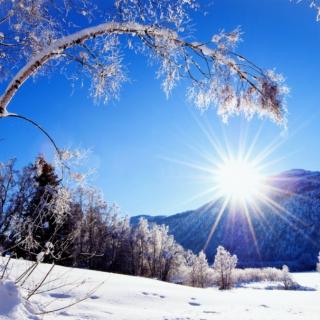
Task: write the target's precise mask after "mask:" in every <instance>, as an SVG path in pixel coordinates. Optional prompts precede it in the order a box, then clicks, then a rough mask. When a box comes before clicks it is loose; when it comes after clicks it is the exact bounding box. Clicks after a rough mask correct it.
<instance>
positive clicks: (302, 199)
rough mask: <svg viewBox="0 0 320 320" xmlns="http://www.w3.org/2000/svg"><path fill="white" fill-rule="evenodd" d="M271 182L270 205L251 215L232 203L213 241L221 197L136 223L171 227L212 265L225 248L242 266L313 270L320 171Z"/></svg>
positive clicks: (319, 246)
mask: <svg viewBox="0 0 320 320" xmlns="http://www.w3.org/2000/svg"><path fill="white" fill-rule="evenodd" d="M270 184H271V186H272V191H269V193H268V194H267V197H268V199H269V200H268V202H267V203H266V202H265V201H260V202H259V203H258V204H259V205H258V206H255V208H253V207H252V206H250V209H249V214H246V213H245V210H243V208H242V207H241V206H231V205H229V206H228V207H227V208H226V210H225V211H224V213H223V215H222V216H221V220H220V222H219V223H218V224H217V226H216V229H215V231H214V233H213V235H212V237H211V239H209V240H208V238H210V237H209V235H210V231H211V230H212V228H213V226H214V224H215V222H216V220H217V218H218V216H219V211H220V209H221V207H222V202H223V200H222V199H221V200H219V201H216V202H212V203H207V204H206V205H204V206H202V207H200V208H198V209H196V210H190V211H187V212H183V213H179V214H174V215H170V216H136V217H133V218H131V222H132V223H133V224H135V223H137V221H138V220H139V218H140V217H144V218H146V219H147V220H148V221H149V222H154V223H157V224H165V225H168V226H169V231H170V233H171V234H173V235H174V236H175V238H176V240H177V241H178V242H179V243H180V244H181V245H183V246H184V247H185V248H187V249H191V250H193V251H194V252H199V251H200V250H202V249H204V250H205V252H206V254H207V257H208V260H209V261H212V260H213V257H214V254H215V251H216V248H217V246H218V245H220V244H221V245H223V246H224V247H225V248H227V249H228V250H229V251H231V252H232V253H235V254H236V255H237V256H238V258H239V265H240V266H266V265H268V266H277V267H278V266H282V265H283V264H287V265H288V266H289V267H290V268H291V269H292V270H312V269H314V268H315V263H316V257H317V255H318V252H319V250H320V172H311V171H305V170H301V169H295V170H290V171H286V172H283V173H281V174H279V175H277V176H275V177H272V178H271V179H270ZM258 208H259V209H258ZM207 240H208V243H207ZM206 243H207V246H206Z"/></svg>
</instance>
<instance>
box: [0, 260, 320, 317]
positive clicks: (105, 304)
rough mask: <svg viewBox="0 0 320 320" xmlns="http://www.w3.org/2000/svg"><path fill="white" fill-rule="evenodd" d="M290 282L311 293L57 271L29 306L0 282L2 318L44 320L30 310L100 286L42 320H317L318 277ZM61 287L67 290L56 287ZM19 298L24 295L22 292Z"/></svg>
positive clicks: (16, 269)
mask: <svg viewBox="0 0 320 320" xmlns="http://www.w3.org/2000/svg"><path fill="white" fill-rule="evenodd" d="M27 264H30V262H26V261H14V263H13V265H12V267H13V269H11V271H10V277H11V278H13V277H15V276H16V275H18V274H20V273H21V271H22V270H24V269H25V267H26V265H27ZM12 267H11V268H12ZM49 267H50V266H49V265H46V264H42V265H40V267H39V268H38V269H37V271H36V272H34V273H33V275H32V279H29V280H28V284H27V283H26V284H25V285H24V286H27V285H29V286H30V285H32V284H33V281H36V280H37V279H40V278H41V276H42V275H44V274H45V273H46V272H47V271H48V269H49ZM294 278H295V280H296V281H298V282H299V283H300V284H301V285H304V286H306V287H308V288H309V291H285V290H267V289H266V288H267V287H268V285H269V284H268V283H263V284H251V285H250V286H249V287H248V288H237V289H233V290H230V291H219V290H218V289H216V288H208V289H200V288H191V287H185V286H181V285H175V284H170V283H165V282H161V281H157V280H152V279H146V278H140V277H132V276H124V275H118V274H111V273H105V272H97V271H89V270H82V269H70V268H65V267H55V268H54V269H53V272H52V273H51V274H50V276H49V278H48V279H47V281H48V280H49V281H50V282H49V284H48V285H46V287H45V288H42V289H45V291H46V292H43V293H40V294H37V295H35V296H34V297H32V298H31V300H30V304H29V303H26V302H22V301H23V299H21V298H20V297H19V294H18V293H17V292H16V290H15V288H14V286H13V284H12V283H6V284H4V283H3V282H2V283H1V282H0V319H5V320H9V319H10V320H24V319H42V317H36V316H32V315H31V314H32V310H33V311H39V310H41V308H44V309H46V310H53V309H56V308H59V307H62V306H64V305H68V304H70V303H72V302H73V301H76V300H77V299H82V298H83V297H85V296H86V295H87V294H88V293H90V291H91V290H92V289H93V288H97V286H99V287H98V289H97V290H96V291H94V292H92V293H91V294H90V295H89V296H90V297H89V298H88V299H87V300H85V301H82V302H81V303H78V304H76V305H74V306H72V307H70V308H68V309H63V310H60V311H58V312H56V313H49V314H47V315H46V316H45V317H44V319H54V320H58V319H66V320H67V319H68V320H76V319H77V320H80V319H81V320H82V319H90V320H106V319H108V320H109V319H110V320H147V319H148V320H178V319H179V320H200V319H202V320H211V319H217V320H235V319H237V320H241V319H243V320H249V319H258V320H264V319H268V320H269V319H277V320H278V319H279V320H280V319H281V320H286V319H290V320H293V319H295V320H298V319H301V320H319V314H320V304H319V301H320V291H319V290H320V274H319V273H300V274H294ZM51 280H52V281H51ZM67 284H68V285H67ZM61 285H66V286H63V287H60V288H57V287H59V286H61ZM54 288H56V289H54ZM50 289H52V290H51V291H48V290H50ZM41 291H43V290H41ZM22 294H25V292H24V291H23V290H22Z"/></svg>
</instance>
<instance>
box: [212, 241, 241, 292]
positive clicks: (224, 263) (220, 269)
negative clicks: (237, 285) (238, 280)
mask: <svg viewBox="0 0 320 320" xmlns="http://www.w3.org/2000/svg"><path fill="white" fill-rule="evenodd" d="M237 261H238V258H237V256H236V255H231V254H230V252H228V251H227V250H226V249H225V248H224V247H222V246H219V247H218V248H217V254H216V255H215V258H214V264H213V268H214V270H215V271H216V273H217V284H218V286H219V289H221V290H224V289H230V288H232V286H233V284H234V281H233V271H234V269H235V267H236V265H237Z"/></svg>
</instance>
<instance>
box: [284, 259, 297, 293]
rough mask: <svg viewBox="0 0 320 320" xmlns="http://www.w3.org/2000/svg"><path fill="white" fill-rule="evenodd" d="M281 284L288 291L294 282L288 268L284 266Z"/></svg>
mask: <svg viewBox="0 0 320 320" xmlns="http://www.w3.org/2000/svg"><path fill="white" fill-rule="evenodd" d="M282 282H283V286H284V289H285V290H289V289H291V288H293V286H294V282H293V280H292V277H291V275H290V272H289V268H288V266H286V265H284V266H283V267H282Z"/></svg>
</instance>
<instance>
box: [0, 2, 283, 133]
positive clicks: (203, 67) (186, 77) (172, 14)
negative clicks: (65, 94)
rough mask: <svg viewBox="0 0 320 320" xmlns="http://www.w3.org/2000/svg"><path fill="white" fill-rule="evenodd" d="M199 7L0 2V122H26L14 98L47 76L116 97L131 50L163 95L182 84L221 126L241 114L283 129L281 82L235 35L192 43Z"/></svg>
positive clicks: (105, 99)
mask: <svg viewBox="0 0 320 320" xmlns="http://www.w3.org/2000/svg"><path fill="white" fill-rule="evenodd" d="M199 8H200V6H199V4H198V3H197V2H196V1H195V0H170V1H169V0H163V1H152V0H142V1H137V0H115V1H114V2H113V5H110V4H109V5H107V4H101V5H99V6H98V5H96V4H94V3H90V2H89V0H74V1H71V0H53V1H52V0H35V1H29V0H19V1H13V0H0V26H1V30H2V31H1V33H0V80H1V81H2V82H4V83H5V84H4V86H5V89H4V91H3V92H2V95H1V96H0V116H1V117H2V118H6V117H21V118H24V119H25V120H28V119H26V118H25V117H24V116H21V115H17V114H16V113H15V112H14V109H15V105H14V101H12V100H13V98H14V97H15V95H16V94H17V92H18V91H19V90H20V88H21V86H22V85H23V84H24V82H25V81H28V80H29V79H30V78H32V77H35V76H38V75H39V74H43V75H47V74H48V73H49V72H53V71H54V72H57V71H59V72H61V73H62V74H63V75H65V76H66V77H67V78H68V79H69V80H70V81H71V82H78V81H79V82H80V83H82V82H83V81H86V80H85V79H89V81H90V85H89V88H90V89H89V90H90V95H91V96H92V98H93V99H94V100H95V101H97V102H99V101H102V102H104V103H106V102H108V101H109V100H110V99H115V98H118V96H119V93H120V89H121V85H122V84H123V83H124V82H125V81H127V80H128V74H127V72H126V67H125V66H126V61H125V57H126V55H125V54H126V53H127V51H128V50H132V51H133V52H135V53H136V54H138V55H142V56H143V57H145V59H147V60H148V61H151V62H152V63H154V64H156V65H157V66H158V71H157V77H158V78H159V79H160V80H161V86H162V89H163V91H164V93H165V94H166V95H167V96H169V95H170V93H171V91H172V90H173V88H174V87H175V86H176V85H177V84H178V83H179V82H181V81H183V82H184V83H185V84H186V86H187V90H186V95H187V98H188V99H189V100H190V101H192V102H193V103H194V104H195V105H196V106H197V107H198V108H200V109H201V110H206V109H208V108H209V107H211V106H214V107H216V108H217V113H218V115H219V116H221V117H222V119H223V120H224V121H227V120H228V118H229V117H230V116H233V115H239V114H243V115H245V116H246V117H247V118H251V117H252V116H254V115H259V116H261V117H268V118H270V119H272V120H273V121H275V122H277V123H282V124H283V123H285V118H286V105H285V97H286V94H287V93H288V89H287V87H286V86H285V83H284V78H283V76H282V75H279V74H277V73H276V72H275V71H274V70H268V69H263V68H260V67H259V66H257V65H256V64H254V63H253V62H251V61H250V60H249V59H248V58H246V57H244V56H243V55H241V54H240V53H238V52H237V51H236V48H237V44H238V43H239V41H240V40H241V36H242V32H241V30H240V29H239V28H236V29H234V30H231V31H229V32H226V31H221V32H220V33H217V34H214V35H212V37H211V39H205V40H204V41H202V40H201V41H198V40H195V39H194V37H193V35H192V26H193V22H192V15H193V12H194V11H195V10H199ZM73 64H76V67H75V66H73ZM25 108H26V109H27V108H32V105H26V106H25ZM33 124H35V123H33ZM40 129H41V128H40Z"/></svg>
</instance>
